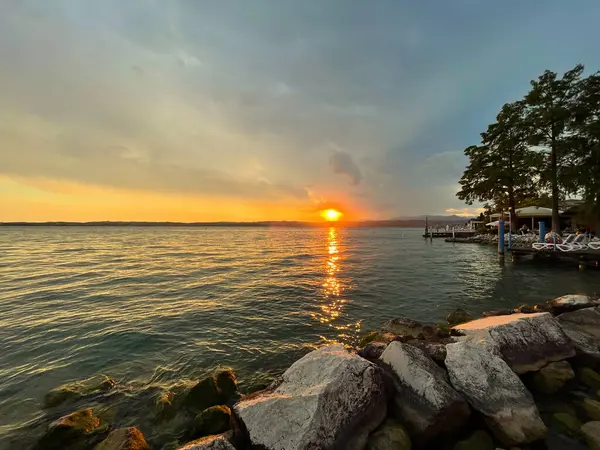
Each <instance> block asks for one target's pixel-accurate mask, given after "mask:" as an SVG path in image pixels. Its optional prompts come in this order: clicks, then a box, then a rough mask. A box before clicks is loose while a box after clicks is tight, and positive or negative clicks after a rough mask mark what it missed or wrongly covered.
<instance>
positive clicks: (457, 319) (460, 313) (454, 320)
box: [446, 309, 474, 325]
mask: <svg viewBox="0 0 600 450" xmlns="http://www.w3.org/2000/svg"><path fill="white" fill-rule="evenodd" d="M473 319H474V317H473V316H472V315H471V314H469V313H468V312H466V311H465V310H464V309H457V310H455V311H453V312H451V313H450V314H448V315H447V316H446V320H447V321H448V323H449V324H450V325H458V324H461V323H465V322H470V321H471V320H473Z"/></svg>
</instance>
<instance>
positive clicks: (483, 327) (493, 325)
mask: <svg viewBox="0 0 600 450" xmlns="http://www.w3.org/2000/svg"><path fill="white" fill-rule="evenodd" d="M454 329H455V330H457V332H459V333H461V334H463V335H466V336H469V335H472V336H473V335H475V336H479V337H481V338H482V339H485V340H489V341H490V342H492V343H493V344H494V346H495V347H497V348H498V350H499V351H500V352H501V353H502V355H503V357H504V359H505V360H506V362H507V363H508V364H509V365H510V367H511V368H512V369H513V370H514V371H515V372H516V373H518V374H523V373H526V372H531V371H536V370H539V369H541V368H542V367H544V366H545V365H547V364H549V363H551V362H554V361H561V360H563V359H567V358H570V357H572V356H574V355H575V349H574V347H573V344H572V343H571V340H570V339H569V338H568V337H567V336H566V334H565V333H564V331H563V329H562V328H561V326H560V324H559V323H558V322H557V321H556V319H555V318H554V317H552V315H551V314H549V313H533V314H520V313H519V314H511V315H510V316H497V317H487V318H485V319H477V320H474V321H472V322H469V323H466V324H462V325H457V326H455V327H454Z"/></svg>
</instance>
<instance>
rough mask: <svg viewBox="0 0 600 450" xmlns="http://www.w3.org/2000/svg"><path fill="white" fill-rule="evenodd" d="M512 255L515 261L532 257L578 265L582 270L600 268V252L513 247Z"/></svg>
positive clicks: (510, 251)
mask: <svg viewBox="0 0 600 450" xmlns="http://www.w3.org/2000/svg"><path fill="white" fill-rule="evenodd" d="M507 251H508V252H509V253H510V254H511V256H512V259H513V261H516V260H518V259H520V258H522V257H529V256H531V257H532V258H533V259H543V260H553V261H562V262H566V263H576V264H578V265H579V267H580V268H582V267H593V268H600V250H589V249H588V250H578V251H571V252H562V251H560V250H553V249H550V250H536V249H534V248H532V247H513V248H511V249H507Z"/></svg>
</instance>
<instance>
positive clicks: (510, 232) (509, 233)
mask: <svg viewBox="0 0 600 450" xmlns="http://www.w3.org/2000/svg"><path fill="white" fill-rule="evenodd" d="M508 249H509V250H512V215H511V214H510V212H509V213H508Z"/></svg>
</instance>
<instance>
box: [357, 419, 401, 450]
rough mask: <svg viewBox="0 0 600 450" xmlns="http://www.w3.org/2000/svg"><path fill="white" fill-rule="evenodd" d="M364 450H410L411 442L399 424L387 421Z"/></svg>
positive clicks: (370, 439)
mask: <svg viewBox="0 0 600 450" xmlns="http://www.w3.org/2000/svg"><path fill="white" fill-rule="evenodd" d="M365 449H366V450H410V449H411V442H410V437H409V435H408V432H407V431H406V429H405V428H404V427H403V426H402V424H401V423H399V422H396V421H395V420H392V419H387V420H386V421H385V422H384V423H383V425H381V426H380V427H379V428H378V429H377V430H375V431H374V432H373V433H372V434H371V435H370V436H369V440H368V441H367V446H366V447H365Z"/></svg>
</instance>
